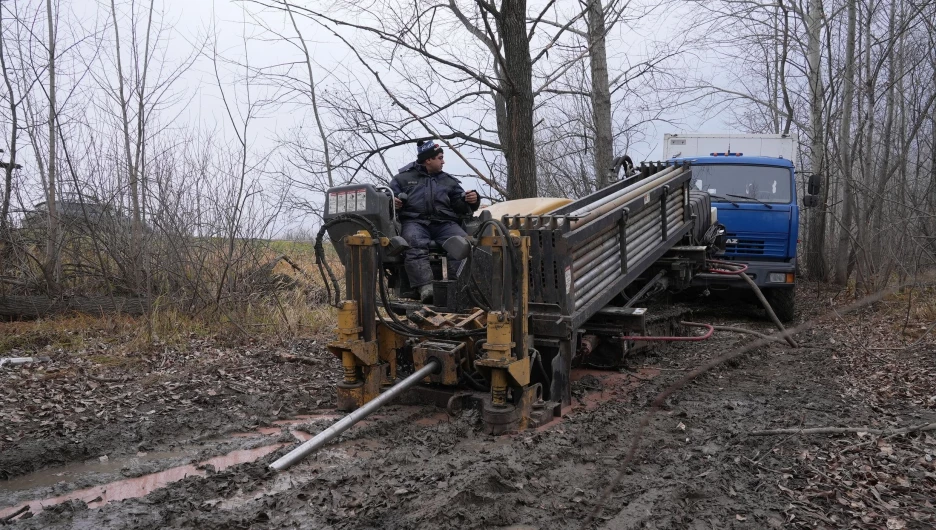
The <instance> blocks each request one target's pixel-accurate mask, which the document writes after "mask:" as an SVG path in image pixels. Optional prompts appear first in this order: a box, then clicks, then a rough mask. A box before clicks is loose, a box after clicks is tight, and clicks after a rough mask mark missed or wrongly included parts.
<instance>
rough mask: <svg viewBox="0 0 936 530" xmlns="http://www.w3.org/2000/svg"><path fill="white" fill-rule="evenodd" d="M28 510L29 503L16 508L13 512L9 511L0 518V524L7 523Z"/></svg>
mask: <svg viewBox="0 0 936 530" xmlns="http://www.w3.org/2000/svg"><path fill="white" fill-rule="evenodd" d="M29 510H30V507H29V505H26V506H23V507H22V508H20V509H19V510H16V511H15V512H13V513H11V514H10V515H7V516H6V517H4V518H3V519H0V524H7V523H9V522H10V521H12V520H13V519H16V518H17V517H18V516H20V515H22V514H23V513H25V512H28V511H29Z"/></svg>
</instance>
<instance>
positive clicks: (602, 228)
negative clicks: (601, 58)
mask: <svg viewBox="0 0 936 530" xmlns="http://www.w3.org/2000/svg"><path fill="white" fill-rule="evenodd" d="M691 177H692V167H691V165H689V164H679V165H672V164H666V163H651V164H642V165H641V166H640V167H638V168H635V169H634V170H633V171H631V173H630V175H628V176H627V178H625V179H624V180H621V181H619V182H617V183H615V184H612V185H611V186H609V187H607V188H605V189H602V190H599V191H597V192H595V193H593V194H591V195H588V196H587V197H584V198H582V199H579V200H576V201H573V202H569V203H567V204H565V205H564V206H562V207H559V208H556V209H552V210H551V211H548V212H547V213H543V214H530V213H528V212H524V211H513V212H511V213H510V214H508V215H503V216H501V217H500V218H499V219H493V218H491V216H490V215H489V214H485V213H484V212H485V211H484V210H482V211H481V212H482V213H481V214H480V215H479V216H476V217H475V218H474V219H472V221H471V223H469V230H470V232H469V233H470V234H472V235H471V236H470V237H468V238H451V239H449V240H448V241H446V242H445V244H444V245H443V247H444V249H434V250H433V252H434V255H435V258H436V259H438V260H439V261H441V262H443V263H442V267H441V269H442V271H443V273H442V279H441V280H438V281H436V282H434V284H433V288H434V293H435V298H434V300H435V302H434V304H433V305H431V306H426V305H423V304H419V303H416V302H414V301H412V300H406V299H404V298H400V297H394V296H391V289H393V290H395V291H396V294H398V295H399V294H400V293H401V292H403V293H405V291H406V290H407V289H408V285H407V282H406V275H405V272H404V270H403V256H402V251H403V250H405V248H406V242H405V241H404V240H403V239H402V238H401V237H399V235H398V234H399V225H398V224H397V222H396V221H395V219H394V212H393V206H392V204H393V203H392V197H391V196H390V195H389V194H388V193H385V190H383V189H380V188H375V187H373V186H370V185H353V186H342V187H338V188H333V189H331V190H329V193H328V204H327V206H326V216H325V224H324V225H323V227H322V229H321V231H320V232H319V237H318V238H317V240H316V253H317V256H318V258H319V259H318V261H319V263H320V265H319V266H320V269H321V270H322V271H323V272H322V273H323V276H324V275H325V273H326V272H327V273H328V275H329V276H330V279H329V280H328V281H327V282H326V283H328V284H330V286H329V289H330V290H334V292H330V293H329V295H330V296H332V297H333V298H334V304H335V305H336V306H337V307H338V329H337V338H336V339H335V340H334V341H333V342H331V343H330V344H329V345H328V349H329V350H330V351H331V352H332V353H333V354H335V355H336V356H338V357H339V358H340V359H341V362H342V366H343V367H344V379H343V381H342V382H341V383H339V384H338V389H337V392H338V408H339V409H340V410H345V411H354V410H355V409H359V408H361V409H360V410H359V411H358V412H359V413H360V414H367V413H369V412H370V411H371V410H373V409H375V408H376V407H377V406H379V405H380V403H383V402H384V401H386V400H389V399H390V398H391V397H396V396H398V395H400V394H401V393H403V390H405V389H406V388H409V387H412V388H409V390H408V392H409V393H410V394H411V395H412V393H414V392H416V393H417V395H418V396H419V397H418V399H419V400H420V401H422V402H426V401H427V400H428V401H433V402H437V403H439V404H441V405H445V406H448V407H449V409H460V408H462V407H465V406H469V405H470V404H471V403H470V402H473V403H474V404H477V405H478V406H479V407H480V409H481V418H482V422H483V425H484V430H485V431H486V432H488V433H491V434H499V433H504V432H508V431H517V430H523V429H526V428H530V427H535V426H538V425H542V424H545V423H547V422H549V421H550V420H552V419H553V418H554V417H555V416H558V415H561V414H562V410H563V408H564V407H566V406H569V405H570V404H571V381H570V375H571V370H572V361H573V356H575V355H576V353H577V352H578V353H579V354H581V353H582V352H585V353H586V354H587V353H589V351H591V350H593V349H594V348H595V344H597V343H599V342H601V343H604V344H607V345H610V346H611V347H613V351H612V353H611V354H610V356H611V357H610V358H609V359H608V358H607V357H606V359H608V360H609V361H610V362H609V363H608V364H614V362H615V361H617V362H621V361H623V357H624V355H625V354H627V353H628V351H629V350H630V349H633V348H634V347H635V345H636V343H635V342H632V341H631V340H628V338H634V337H639V336H641V335H647V334H648V333H649V331H648V311H647V310H646V309H645V308H642V307H636V305H637V304H639V303H641V301H642V300H643V299H644V297H645V296H646V295H647V294H651V293H656V292H659V291H663V290H669V291H678V290H681V289H685V288H687V287H688V286H689V284H690V282H691V280H692V278H693V277H694V276H695V275H696V274H697V273H698V272H700V271H702V270H704V269H705V268H706V261H707V260H708V259H710V258H711V257H712V256H713V255H714V254H715V253H717V252H718V251H719V246H720V245H721V249H722V250H723V248H724V247H723V241H722V240H723V238H722V237H721V236H720V233H723V231H720V230H719V229H720V227H719V225H718V224H717V222H716V220H715V219H713V212H712V209H711V206H710V201H709V196H708V195H707V194H705V193H702V192H698V191H695V190H693V189H692V188H691ZM386 191H388V190H386ZM511 202H515V203H517V204H518V207H517V209H518V210H519V209H521V208H520V206H519V205H520V204H521V201H508V202H507V203H500V204H499V205H498V206H499V210H500V211H505V209H506V211H509V210H510V205H511ZM523 204H525V205H526V207H527V208H529V203H523ZM326 231H327V232H328V235H329V238H330V239H331V241H333V242H334V243H335V249H336V251H337V252H338V254H339V257H340V258H341V260H342V262H343V264H344V268H345V278H344V283H345V289H344V293H345V297H343V298H342V297H341V286H340V283H339V281H338V279H337V278H336V277H335V275H334V274H333V273H332V271H331V270H330V269H327V260H326V259H325V253H324V248H323V244H322V240H323V234H324V233H325V232H326ZM447 258H455V259H461V258H466V259H465V260H464V262H463V263H464V265H463V267H462V271H461V273H460V274H459V275H458V276H457V277H456V278H448V277H447V276H446V275H445V273H444V271H445V269H446V266H445V263H444V261H445V260H446V259H447ZM403 367H406V369H407V370H404V369H403ZM406 371H409V372H410V373H412V374H414V375H410V376H409V377H408V378H406V379H401V374H403V373H405V372H406ZM388 390H392V392H391V391H388ZM466 400H468V401H467V402H466ZM365 405H368V406H367V407H364V406H365ZM365 408H366V410H364V409H365ZM353 414H354V413H352V415H353ZM356 419H359V418H349V420H356ZM274 467H278V466H274ZM280 467H282V466H280ZM278 468H279V467H278Z"/></svg>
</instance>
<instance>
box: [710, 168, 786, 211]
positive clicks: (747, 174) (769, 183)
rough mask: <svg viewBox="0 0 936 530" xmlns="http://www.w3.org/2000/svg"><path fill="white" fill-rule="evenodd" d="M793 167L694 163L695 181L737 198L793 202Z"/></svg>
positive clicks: (715, 193) (711, 189)
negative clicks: (698, 164) (703, 164)
mask: <svg viewBox="0 0 936 530" xmlns="http://www.w3.org/2000/svg"><path fill="white" fill-rule="evenodd" d="M790 181H791V179H790V170H789V169H788V168H782V167H770V166H744V165H740V164H730V165H729V164H725V165H705V166H692V185H693V187H694V188H695V189H697V190H702V191H707V192H709V193H711V194H713V195H721V196H723V197H731V198H732V199H733V200H734V201H736V202H758V201H761V202H767V203H774V204H789V203H790V201H791V198H792V194H791V191H792V190H791V187H790Z"/></svg>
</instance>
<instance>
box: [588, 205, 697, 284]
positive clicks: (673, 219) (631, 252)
mask: <svg viewBox="0 0 936 530" xmlns="http://www.w3.org/2000/svg"><path fill="white" fill-rule="evenodd" d="M680 206H681V205H679V206H674V207H673V208H672V209H671V210H670V211H669V212H667V213H668V214H669V215H668V217H667V219H666V225H667V227H668V228H669V229H670V230H673V229H675V228H678V226H679V222H680V220H681V219H682V211H681V207H680ZM652 220H653V221H654V222H653V223H648V224H646V225H644V226H641V227H638V228H634V229H632V230H631V229H629V230H628V231H629V232H631V233H640V232H641V231H643V233H640V235H639V236H638V237H636V238H634V239H632V240H630V241H628V242H627V249H626V251H627V256H635V255H637V256H639V257H642V255H643V251H644V250H646V248H647V247H648V246H654V245H655V242H656V241H658V240H659V239H661V236H662V235H663V231H662V229H661V227H660V226H659V222H660V220H659V215H657V216H655V219H652ZM647 228H649V230H645V229H647ZM599 252H600V254H599ZM612 254H616V255H617V258H618V259H620V257H621V256H620V241H619V240H618V237H617V234H612V235H611V236H609V237H608V238H607V239H605V242H604V243H603V244H602V245H601V246H600V247H597V248H595V249H593V250H592V251H591V252H589V253H588V254H587V255H585V256H582V257H581V258H580V259H578V260H576V261H574V262H573V265H572V269H573V271H574V275H573V278H574V279H575V284H574V285H575V290H576V292H581V291H582V289H588V288H589V287H591V286H593V285H594V283H593V282H592V280H594V279H595V277H596V276H597V275H599V274H602V273H604V272H605V271H606V270H607V269H608V267H606V266H605V265H607V263H608V257H609V256H611V255H612ZM631 261H633V259H629V260H628V262H631Z"/></svg>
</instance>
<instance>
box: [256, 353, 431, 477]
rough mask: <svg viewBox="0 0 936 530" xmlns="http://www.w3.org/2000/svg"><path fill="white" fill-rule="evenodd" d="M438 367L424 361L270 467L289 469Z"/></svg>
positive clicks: (279, 469)
mask: <svg viewBox="0 0 936 530" xmlns="http://www.w3.org/2000/svg"><path fill="white" fill-rule="evenodd" d="M440 368H442V365H441V363H439V361H438V360H436V359H430V360H429V362H427V363H426V366H423V367H422V368H420V369H419V370H417V371H416V372H415V373H414V374H413V375H411V376H409V377H407V378H406V379H404V380H402V381H400V382H399V383H397V384H395V385H393V386H392V387H390V389H389V390H387V391H385V392H384V393H383V394H380V395H379V396H377V397H376V398H374V399H372V400H370V401H368V402H367V403H365V404H364V406H363V407H361V408H359V409H357V410H355V411H354V412H352V413H351V414H348V415H347V416H345V417H344V418H342V419H340V420H338V422H337V423H335V424H334V425H332V426H331V427H329V428H327V429H325V430H324V431H322V432H320V433H318V434H317V435H315V438H312V439H311V440H309V441H307V442H305V443H303V444H302V445H300V446H299V447H297V448H295V449H293V450H292V451H290V452H288V453H286V454H285V455H284V456H281V457H280V458H279V460H277V461H276V462H273V463H272V464H270V467H271V468H272V469H275V470H277V471H283V470H286V469H289V468H290V467H292V465H293V464H296V463H298V462H299V461H300V460H302V459H303V458H305V457H307V456H309V455H310V454H312V453H314V452H315V451H317V450H318V449H320V448H321V447H322V446H323V445H325V444H327V443H328V442H330V441H331V440H332V439H333V438H335V437H337V436H338V435H340V434H341V433H343V432H345V431H346V430H348V429H349V428H350V427H351V426H352V425H354V424H355V423H357V422H359V421H361V420H363V419H364V418H366V417H367V416H369V415H370V414H371V413H372V412H374V411H375V410H377V409H379V408H380V407H381V405H383V404H384V403H387V402H389V401H391V400H393V398H395V397H397V396H398V395H400V394H401V393H403V391H404V390H406V389H407V388H409V387H411V386H413V385H415V384H416V383H418V382H420V381H422V380H423V379H425V378H426V376H428V375H430V374H432V373H434V372H435V371H437V370H439V369H440Z"/></svg>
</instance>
